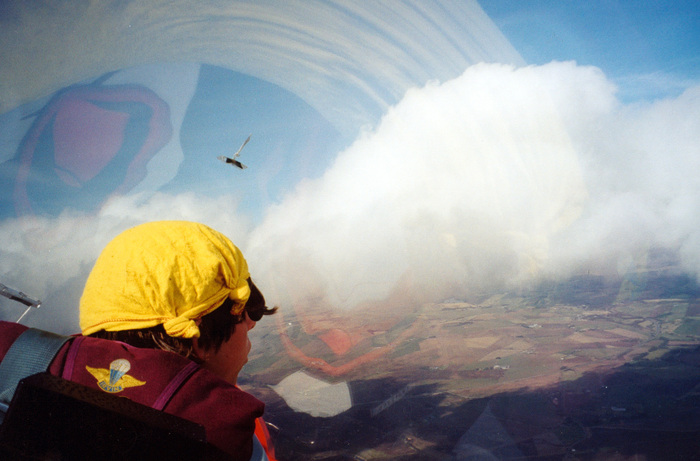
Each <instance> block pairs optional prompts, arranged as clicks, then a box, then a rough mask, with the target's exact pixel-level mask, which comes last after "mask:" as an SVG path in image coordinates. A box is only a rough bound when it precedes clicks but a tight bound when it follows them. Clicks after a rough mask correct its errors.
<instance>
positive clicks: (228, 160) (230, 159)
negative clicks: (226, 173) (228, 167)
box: [216, 135, 252, 170]
mask: <svg viewBox="0 0 700 461" xmlns="http://www.w3.org/2000/svg"><path fill="white" fill-rule="evenodd" d="M250 136H252V135H249V136H248V138H247V139H246V140H245V141H243V144H241V147H239V148H238V150H237V151H236V153H235V154H233V157H226V156H224V155H219V156H218V157H216V158H218V159H219V160H221V161H222V162H224V163H230V164H233V165H236V166H237V167H238V168H240V169H241V170H244V169H246V168H248V167H247V166H245V165H244V164H242V163H241V162H239V161H238V160H236V157H238V156H239V155H241V151H242V150H243V148H244V147H245V145H246V144H248V141H250Z"/></svg>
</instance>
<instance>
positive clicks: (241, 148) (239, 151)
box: [233, 134, 252, 158]
mask: <svg viewBox="0 0 700 461" xmlns="http://www.w3.org/2000/svg"><path fill="white" fill-rule="evenodd" d="M251 136H252V134H250V135H248V137H247V138H246V140H245V141H243V144H241V147H239V148H238V150H237V151H236V153H235V154H233V158H236V157H238V156H239V155H240V154H241V151H242V150H243V148H244V147H245V145H246V144H248V141H250V137H251Z"/></svg>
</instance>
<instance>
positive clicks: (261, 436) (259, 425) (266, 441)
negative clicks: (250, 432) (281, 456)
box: [255, 417, 277, 461]
mask: <svg viewBox="0 0 700 461" xmlns="http://www.w3.org/2000/svg"><path fill="white" fill-rule="evenodd" d="M255 436H256V437H257V438H258V441H260V445H262V447H263V449H264V450H265V454H267V459H269V460H270V461H277V458H275V447H274V446H273V445H272V438H271V437H270V432H269V431H268V430H267V426H266V425H265V421H264V420H263V419H262V417H261V418H257V419H256V420H255Z"/></svg>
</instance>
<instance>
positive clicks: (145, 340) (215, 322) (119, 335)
mask: <svg viewBox="0 0 700 461" xmlns="http://www.w3.org/2000/svg"><path fill="white" fill-rule="evenodd" d="M248 285H249V286H250V297H249V298H248V301H247V302H246V304H245V309H244V312H246V313H248V317H250V318H251V319H252V320H254V321H256V322H257V321H258V320H260V319H261V318H262V317H263V316H264V315H272V314H274V313H275V312H277V307H273V308H269V307H267V306H265V297H264V296H263V295H262V293H261V292H260V290H259V289H258V287H256V286H255V284H254V283H253V281H252V280H251V279H250V278H249V279H248ZM233 307H234V301H233V300H232V299H226V300H225V301H224V302H223V304H221V306H219V307H217V308H216V309H214V310H213V311H212V312H210V313H209V314H207V315H205V316H204V317H202V321H201V323H200V324H199V339H198V344H199V346H200V347H201V348H202V349H206V350H210V349H214V351H218V350H219V348H221V345H222V344H224V343H225V342H226V341H228V340H229V339H230V338H231V335H232V334H233V332H234V330H235V329H236V325H237V324H239V323H241V322H243V315H244V313H243V312H241V313H240V314H238V315H233V314H231V309H232V308H233ZM89 336H91V337H93V338H102V339H109V340H112V341H121V342H124V343H127V344H129V345H131V346H134V347H142V348H148V349H162V350H164V351H169V352H174V353H176V354H178V355H181V356H183V357H185V358H189V359H191V360H194V361H196V362H200V359H199V358H198V357H197V355H196V354H195V353H194V346H193V345H192V338H179V337H174V336H170V335H168V334H167V333H166V332H165V329H164V328H163V325H157V326H155V327H151V328H142V329H138V330H123V331H105V330H100V331H97V332H95V333H93V334H91V335H89Z"/></svg>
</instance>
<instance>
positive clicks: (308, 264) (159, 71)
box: [0, 0, 700, 461]
mask: <svg viewBox="0 0 700 461" xmlns="http://www.w3.org/2000/svg"><path fill="white" fill-rule="evenodd" d="M699 23H700V3H699V2H697V1H696V0H694V1H693V0H655V1H653V2H632V1H623V0H587V1H585V2H583V1H580V2H562V1H558V2H557V1H552V0H530V1H527V2H523V1H515V0H478V1H477V0H452V1H440V0H400V1H399V0H395V1H391V0H388V1H384V2H358V1H353V0H256V1H254V2H252V1H249V0H229V1H226V2H222V1H220V0H198V1H197V2H194V1H193V0H151V1H149V2H134V1H126V0H90V1H66V2H52V1H48V0H35V1H32V2H27V1H22V0H4V1H2V2H0V24H1V25H2V26H1V27H0V62H1V63H3V64H5V65H0V126H1V127H2V130H0V177H1V178H2V181H0V290H2V291H0V294H3V293H4V294H3V296H2V297H0V320H3V321H10V322H18V323H22V324H24V325H26V326H29V327H34V328H37V329H42V330H47V331H52V332H54V333H58V334H64V335H72V334H76V333H78V332H80V331H81V328H80V325H79V316H78V306H79V304H80V299H81V296H82V292H83V288H84V286H85V282H86V280H87V277H88V274H89V273H90V270H91V268H92V267H93V265H94V264H95V261H96V258H97V257H98V255H99V254H100V252H101V250H102V249H103V248H104V247H105V245H106V244H107V243H108V242H109V241H111V240H112V238H114V237H115V236H116V235H118V234H120V233H121V232H123V231H124V230H126V229H129V228H131V227H133V226H136V225H138V224H142V223H145V222H148V221H157V220H177V221H194V222H198V223H202V224H205V225H207V226H210V227H211V228H213V229H216V230H217V231H219V232H221V233H222V234H224V235H226V236H227V237H228V238H230V239H231V241H232V242H233V243H234V244H235V245H236V246H237V247H238V248H239V249H240V250H241V252H242V253H243V254H244V255H245V258H246V261H247V264H248V267H249V269H250V275H251V278H252V279H254V280H255V284H256V286H258V287H259V288H260V290H261V291H262V292H263V293H264V295H265V299H266V300H267V305H268V306H270V307H272V306H278V307H279V311H278V312H277V313H276V314H275V315H273V316H269V317H265V318H262V319H260V321H259V322H258V323H257V325H256V326H255V328H254V329H253V330H251V332H250V337H251V342H252V349H251V350H250V354H249V357H248V363H247V364H246V366H245V367H244V368H243V371H242V374H241V376H240V379H239V382H238V384H240V385H241V386H242V387H243V388H244V390H246V391H249V392H250V393H251V394H253V395H254V396H256V397H258V398H259V399H260V400H262V401H264V403H265V405H266V407H265V408H266V409H265V420H266V421H267V423H268V425H269V430H270V432H271V434H272V438H273V440H274V441H275V445H276V449H277V457H278V458H279V460H280V461H286V460H355V461H370V460H402V459H406V460H445V459H447V460H492V459H499V460H500V459H505V460H521V459H542V460H559V459H567V460H596V461H608V460H611V461H618V460H630V461H632V460H634V461H641V460H695V459H697V460H700V455H698V453H700V220H699V219H698V218H699V217H700V215H699V214H698V209H700V176H698V175H697V171H699V170H700V150H699V147H698V146H700V130H698V127H699V126H700V63H699V62H698V56H700V28H699V27H698V24H699ZM17 293H20V294H21V296H18V295H17ZM16 301H19V303H18V302H16ZM39 306H41V307H40V308H39Z"/></svg>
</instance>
